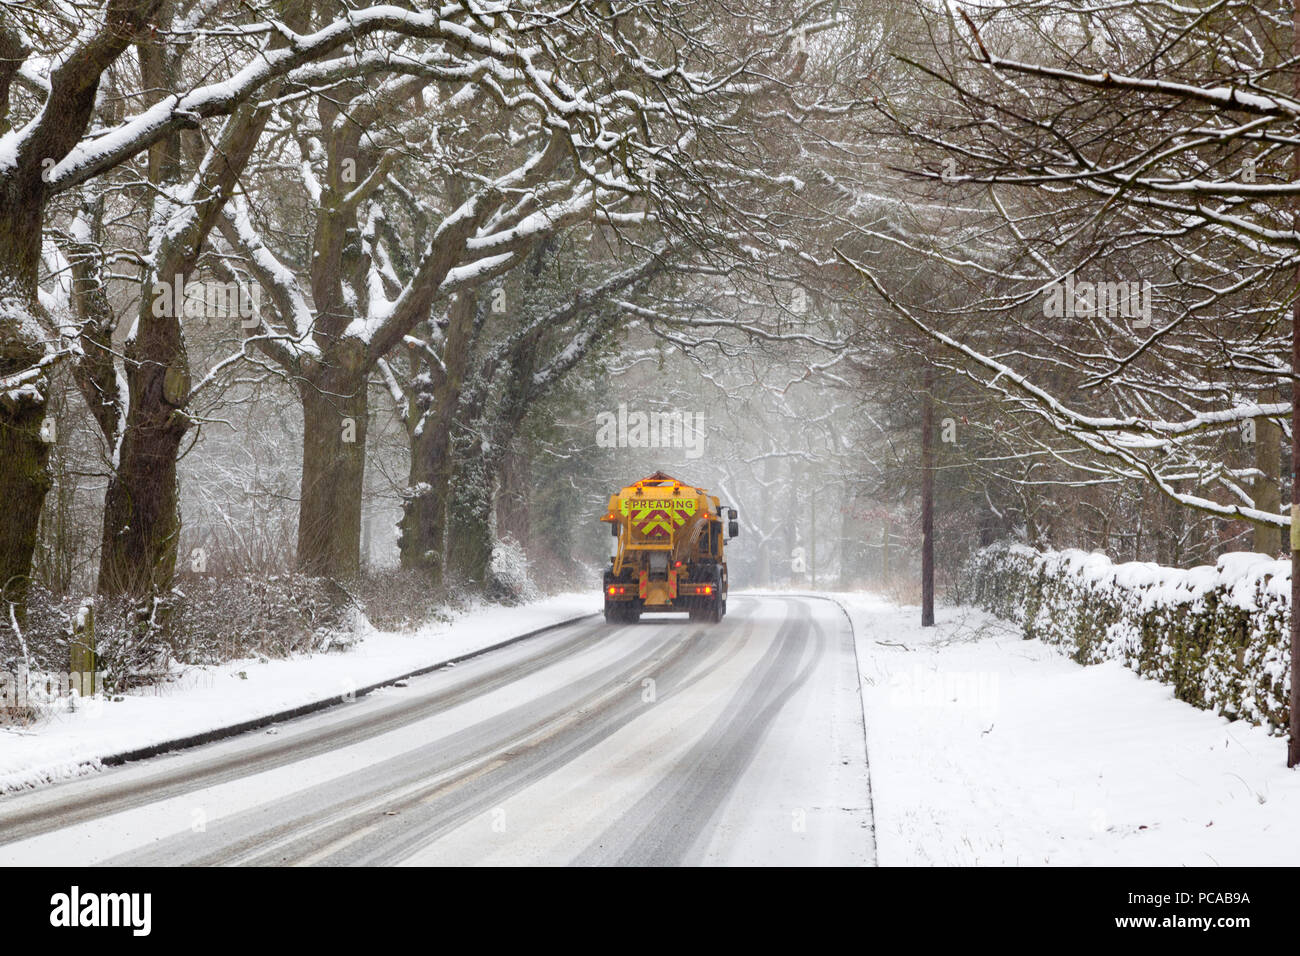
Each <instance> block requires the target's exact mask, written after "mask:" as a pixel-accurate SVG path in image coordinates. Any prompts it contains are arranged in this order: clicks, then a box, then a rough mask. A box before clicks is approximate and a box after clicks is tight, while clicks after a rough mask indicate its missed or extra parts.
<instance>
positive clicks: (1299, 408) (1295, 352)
mask: <svg viewBox="0 0 1300 956" xmlns="http://www.w3.org/2000/svg"><path fill="white" fill-rule="evenodd" d="M1291 55H1292V56H1293V57H1296V56H1300V3H1295V4H1293V5H1292V9H1291ZM1291 82H1292V84H1293V88H1294V91H1295V94H1296V95H1297V96H1300V68H1297V67H1294V66H1293V67H1292V68H1291ZM1291 166H1292V177H1291V179H1292V182H1297V181H1300V147H1297V148H1296V150H1295V151H1294V152H1293V153H1292V154H1291ZM1292 228H1293V229H1297V230H1300V206H1297V207H1295V208H1294V209H1293V211H1292ZM1297 372H1300V266H1298V267H1297V268H1296V287H1295V289H1294V290H1292V298H1291V727H1290V731H1291V733H1290V737H1289V739H1288V740H1287V748H1286V765H1287V766H1288V767H1295V766H1296V765H1297V764H1300V613H1297V612H1298V611H1300V573H1297V569H1300V508H1297V507H1296V505H1297V503H1298V502H1300V488H1297V487H1296V483H1297V481H1298V480H1300V377H1297V375H1296V373H1297Z"/></svg>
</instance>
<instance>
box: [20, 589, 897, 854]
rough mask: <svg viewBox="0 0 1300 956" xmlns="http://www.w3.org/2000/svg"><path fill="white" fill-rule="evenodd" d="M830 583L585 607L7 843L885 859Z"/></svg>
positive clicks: (56, 809)
mask: <svg viewBox="0 0 1300 956" xmlns="http://www.w3.org/2000/svg"><path fill="white" fill-rule="evenodd" d="M819 604H821V602H810V601H806V600H803V599H800V598H779V597H768V596H763V597H743V596H737V597H736V599H734V600H733V602H732V610H733V613H732V614H731V615H729V616H728V617H727V618H726V619H725V620H724V622H723V623H722V624H720V625H704V624H695V623H687V622H682V621H680V619H659V620H655V619H643V622H642V623H641V624H640V625H631V626H627V625H625V626H622V627H609V626H607V625H605V624H603V623H582V624H575V625H571V626H569V627H567V628H563V629H560V630H558V631H556V632H552V633H551V634H550V635H544V636H539V637H538V638H535V639H530V640H529V641H527V642H525V643H524V645H520V646H517V647H512V648H506V649H502V650H501V651H496V652H492V653H490V654H487V655H484V656H483V657H481V658H478V659H477V660H475V661H474V662H472V663H466V664H465V665H462V667H461V668H456V669H452V670H442V671H437V672H434V673H432V674H429V675H427V676H425V677H421V678H414V679H412V680H411V681H410V684H409V686H408V688H406V689H404V690H401V691H397V690H394V691H391V692H389V693H386V694H383V695H380V699H377V700H374V701H370V702H369V703H365V704H364V705H363V702H361V701H359V702H357V703H356V704H353V705H349V706H348V707H345V708H342V709H339V710H336V711H329V712H327V714H326V715H315V716H310V717H304V718H300V719H299V720H298V721H292V722H289V723H288V724H285V725H282V726H283V729H282V730H281V731H280V733H281V734H283V736H280V737H266V736H263V735H249V736H248V737H247V738H237V739H235V740H231V741H225V742H223V743H221V744H213V745H209V746H207V747H201V748H196V749H195V750H194V751H187V752H186V754H185V756H184V757H183V758H182V757H180V756H178V757H176V758H160V759H158V760H154V761H144V762H142V763H140V764H138V765H134V766H133V767H131V768H121V769H120V770H114V771H110V772H106V773H105V774H103V775H102V779H100V778H83V780H82V781H77V782H75V783H74V784H68V785H65V786H64V787H51V788H47V790H48V793H46V794H37V795H34V796H33V799H31V800H29V801H27V803H25V804H21V805H19V807H18V808H17V810H16V811H14V812H8V813H7V812H6V809H7V808H6V801H0V863H3V862H10V861H11V857H12V858H13V859H14V860H17V861H20V862H21V861H22V860H24V859H39V855H40V854H42V853H47V852H49V851H50V850H54V851H56V852H57V851H59V850H63V851H65V852H66V849H67V847H69V846H73V847H82V846H90V845H94V844H96V843H97V842H98V840H97V834H104V833H111V834H113V835H114V836H115V840H109V841H107V843H108V844H111V847H110V849H103V850H101V855H100V856H99V857H98V858H97V859H98V861H99V862H103V863H107V864H110V865H129V864H164V865H174V864H199V865H356V864H363V865H383V864H397V863H415V864H424V863H455V864H459V863H474V862H496V863H500V862H522V863H556V862H559V863H579V864H624V865H626V864H656V865H665V864H678V863H688V864H689V863H713V862H754V861H757V862H785V861H789V862H840V863H870V862H872V861H873V860H874V844H873V840H872V835H871V829H870V826H871V821H870V809H869V796H868V795H867V786H868V784H867V779H866V760H865V743H864V734H863V728H862V727H861V717H860V715H861V709H860V707H861V705H860V699H859V698H858V696H857V694H858V689H857V682H856V675H857V668H856V664H855V663H853V661H852V657H853V648H852V639H851V635H849V632H848V631H847V630H846V629H845V628H844V625H843V619H842V618H840V617H839V615H838V612H835V614H834V617H832V616H831V615H828V614H826V613H823V612H822V611H819V610H815V608H816V607H817V605H819ZM830 628H835V630H830ZM846 635H847V636H846ZM846 655H847V657H846ZM647 681H651V682H653V684H650V685H647V684H646V683H645V682H647ZM646 686H650V687H652V688H653V689H654V693H653V694H652V695H651V698H650V700H649V701H647V699H646V697H645V687H646ZM405 694H409V695H411V699H409V700H408V699H403V697H402V695H405ZM855 709H856V713H857V717H856V726H855V725H854V720H853V719H852V717H853V712H854V710H855ZM846 715H847V716H846ZM169 759H175V760H176V762H177V766H176V767H175V768H174V769H173V768H168V767H166V766H165V764H166V763H167V762H168V760H169ZM158 764H162V765H164V766H162V767H161V768H158V767H156V766H154V765H158ZM128 771H129V772H128ZM65 788H66V794H65V793H64V790H65ZM191 807H211V808H213V810H214V813H213V816H214V818H213V819H211V820H210V821H208V822H207V824H206V826H204V827H202V828H194V829H192V828H189V827H187V826H185V825H183V824H184V816H185V814H187V813H188V812H190V808H191ZM792 812H793V813H795V814H796V816H797V817H799V818H800V819H802V816H800V815H805V814H807V815H808V819H809V820H810V821H811V822H810V823H809V832H808V833H803V832H802V831H799V829H798V828H797V827H796V828H794V830H793V832H792V830H791V826H790V823H789V820H790V814H791V813H792ZM498 817H499V819H500V822H501V823H502V826H501V830H500V832H497V829H496V827H495V826H494V825H493V824H494V823H495V822H497V821H498ZM507 820H508V821H509V824H508V825H506V822H505V821H507ZM178 821H179V823H178ZM60 841H61V842H60ZM64 859H65V860H66V856H65V857H64Z"/></svg>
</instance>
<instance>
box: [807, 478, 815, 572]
mask: <svg viewBox="0 0 1300 956" xmlns="http://www.w3.org/2000/svg"><path fill="white" fill-rule="evenodd" d="M811 487H812V485H811V483H809V488H810V489H811ZM808 511H809V522H808V524H809V535H808V536H809V538H810V539H811V541H810V542H809V552H810V553H809V555H808V574H809V576H810V577H811V578H812V589H813V590H814V591H816V590H817V493H816V492H815V491H810V492H809V495H808Z"/></svg>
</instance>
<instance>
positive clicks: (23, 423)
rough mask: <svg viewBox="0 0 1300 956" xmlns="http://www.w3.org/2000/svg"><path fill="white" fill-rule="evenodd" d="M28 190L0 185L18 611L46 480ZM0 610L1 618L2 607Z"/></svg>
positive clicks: (36, 235) (2, 331)
mask: <svg viewBox="0 0 1300 956" xmlns="http://www.w3.org/2000/svg"><path fill="white" fill-rule="evenodd" d="M32 193H33V194H28V192H27V191H25V190H23V189H21V188H20V186H19V184H18V183H15V182H14V181H12V180H10V181H9V182H6V183H4V184H3V186H0V377H6V378H7V377H9V376H16V375H19V374H23V373H26V378H25V379H24V380H23V381H22V382H21V383H19V382H15V383H14V384H15V387H8V388H5V389H3V390H2V391H0V462H3V463H4V464H3V467H0V501H3V502H4V508H3V509H2V513H0V596H3V599H4V601H5V602H7V603H10V604H13V605H14V612H15V614H16V615H17V618H18V621H19V623H20V624H21V623H22V622H23V620H24V618H25V615H24V609H25V605H26V601H27V589H28V585H29V583H30V575H31V567H32V554H33V552H34V550H35V548H36V534H37V527H38V525H39V523H40V517H41V509H42V507H43V506H44V504H45V494H46V492H48V491H49V489H50V485H51V483H52V482H51V478H50V471H49V457H50V446H49V444H48V443H47V442H46V441H45V439H44V437H43V436H42V424H43V423H44V421H45V415H46V402H47V399H48V394H49V387H50V382H49V376H48V373H47V372H45V371H38V367H39V366H40V363H41V362H42V361H43V360H44V358H45V355H46V348H45V344H44V339H45V336H44V334H43V332H42V330H41V326H40V324H39V322H38V317H39V316H40V315H41V310H40V305H39V304H38V303H37V299H36V275H37V273H36V264H37V259H38V256H39V253H40V248H41V210H42V207H43V204H44V197H43V195H42V194H41V190H40V189H39V186H34V187H33V190H32ZM0 611H3V612H4V613H3V620H4V624H3V625H0V626H6V627H7V626H8V624H9V613H8V609H7V608H0Z"/></svg>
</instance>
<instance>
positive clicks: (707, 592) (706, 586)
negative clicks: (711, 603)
mask: <svg viewBox="0 0 1300 956" xmlns="http://www.w3.org/2000/svg"><path fill="white" fill-rule="evenodd" d="M704 593H705V594H712V593H713V588H712V587H710V586H709V585H707V584H706V585H704Z"/></svg>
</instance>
